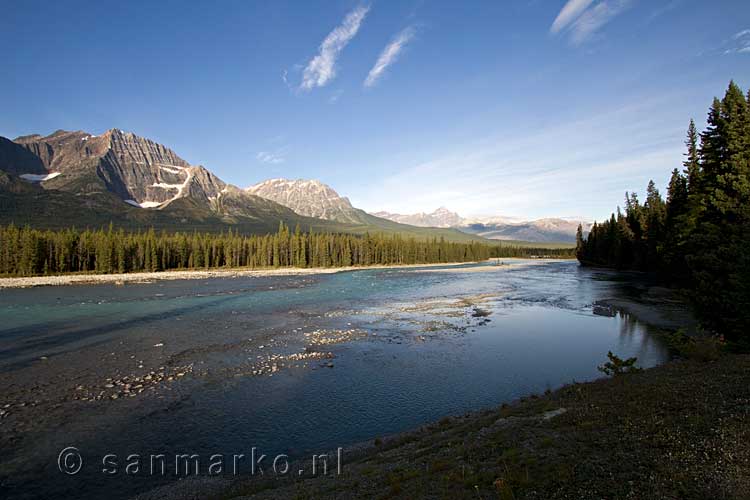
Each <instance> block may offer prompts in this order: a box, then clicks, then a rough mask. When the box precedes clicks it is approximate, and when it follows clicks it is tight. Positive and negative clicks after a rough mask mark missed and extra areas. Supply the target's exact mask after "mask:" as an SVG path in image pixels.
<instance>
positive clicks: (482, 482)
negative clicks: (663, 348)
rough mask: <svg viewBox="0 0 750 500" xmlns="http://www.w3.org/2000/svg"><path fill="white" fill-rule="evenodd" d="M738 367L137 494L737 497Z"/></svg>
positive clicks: (747, 366)
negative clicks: (319, 471) (338, 461)
mask: <svg viewBox="0 0 750 500" xmlns="http://www.w3.org/2000/svg"><path fill="white" fill-rule="evenodd" d="M748 370H750V355H725V356H723V357H721V358H720V359H719V360H718V361H715V362H711V363H701V362H696V361H676V362H671V363H667V364H665V365H662V366H659V367H656V368H652V369H649V370H645V371H644V372H642V373H635V374H628V375H625V376H621V377H615V378H612V379H601V380H597V381H594V382H589V383H583V384H580V383H577V384H572V385H568V386H566V387H563V388H561V389H559V390H556V391H554V392H548V393H546V394H542V395H531V396H529V397H526V398H521V399H520V400H518V401H516V402H515V403H512V404H510V405H502V406H501V407H498V408H495V409H492V410H486V411H482V412H477V413H472V414H467V415H464V416H459V417H446V418H443V419H441V420H440V421H439V422H436V423H433V424H430V425H427V426H423V427H421V428H419V429H417V430H415V431H412V432H407V433H402V434H398V435H396V436H392V437H380V438H376V439H374V440H372V441H371V442H369V443H365V444H364V445H362V446H359V447H357V448H352V449H347V450H345V451H344V452H343V466H342V473H341V474H340V475H336V474H329V475H328V476H323V477H320V476H319V477H317V478H310V477H302V478H299V477H295V475H294V474H292V475H290V476H284V477H282V478H278V477H275V478H273V479H270V478H255V479H251V480H244V481H237V482H235V483H230V482H228V481H226V480H216V481H212V480H209V479H200V478H198V479H196V480H190V481H183V482H181V484H179V485H173V486H171V487H169V488H164V489H160V490H158V491H156V492H152V493H150V494H147V495H143V496H140V497H138V498H140V499H148V498H199V497H204V496H205V495H204V494H208V495H213V497H216V498H291V497H295V496H299V495H302V496H303V497H305V498H342V499H343V498H375V497H377V498H509V499H510V498H512V499H526V498H528V499H550V498H559V499H568V498H569V499H589V498H590V499H594V498H611V499H620V498H621V499H626V498H640V499H651V498H654V499H656V498H659V499H663V498H675V499H676V498H680V499H703V498H717V499H718V498H726V499H743V498H747V492H748V491H750V389H749V388H748V384H747V373H748ZM308 465H309V464H308ZM292 469H293V470H297V468H296V466H295V467H292ZM305 470H309V467H307V468H306V469H305ZM199 492H200V493H199Z"/></svg>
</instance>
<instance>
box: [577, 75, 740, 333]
mask: <svg viewBox="0 0 750 500" xmlns="http://www.w3.org/2000/svg"><path fill="white" fill-rule="evenodd" d="M686 146H687V153H686V154H685V160H684V162H683V168H682V169H677V168H675V169H674V170H673V171H672V177H671V179H670V182H669V187H668V191H667V197H666V200H665V199H663V198H662V196H661V194H660V193H659V190H658V189H656V187H655V185H654V183H653V181H651V182H650V183H649V185H648V188H647V190H646V198H645V200H644V201H643V202H642V203H641V201H640V200H639V199H638V196H637V195H636V194H635V193H633V194H628V193H626V195H625V209H624V212H623V211H622V210H621V209H620V208H618V209H617V213H616V214H612V216H611V217H610V219H609V220H607V221H604V222H603V223H601V224H594V226H593V227H592V228H591V231H590V233H589V235H588V237H587V238H584V237H583V231H582V229H581V228H579V230H578V236H577V248H576V255H577V257H578V260H579V261H580V262H581V263H582V264H584V265H595V266H608V267H614V268H618V269H630V270H639V271H649V272H655V273H658V275H659V276H661V278H662V279H663V280H665V281H667V282H669V283H671V284H674V285H677V286H680V287H684V288H686V289H687V290H689V291H690V296H691V298H692V300H693V302H694V305H695V311H696V313H697V314H698V316H699V318H700V320H701V321H702V323H703V324H704V326H706V327H707V328H708V329H710V330H713V331H715V332H717V333H720V334H723V335H725V336H726V337H728V338H730V339H732V340H735V341H742V342H745V343H750V329H749V327H750V253H749V251H750V92H748V95H747V97H746V96H745V94H744V93H743V91H742V90H741V89H740V87H739V86H737V85H736V84H735V83H734V82H731V83H730V84H729V88H728V89H727V91H726V93H725V95H724V98H723V99H721V100H720V99H718V98H714V100H713V103H712V105H711V107H710V109H709V112H708V120H707V128H706V130H704V131H703V132H702V133H700V134H699V133H698V131H697V130H696V126H695V123H694V122H693V121H692V120H691V121H690V126H689V127H688V132H687V140H686Z"/></svg>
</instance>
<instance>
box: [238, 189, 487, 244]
mask: <svg viewBox="0 0 750 500" xmlns="http://www.w3.org/2000/svg"><path fill="white" fill-rule="evenodd" d="M245 191H246V192H247V193H252V194H254V195H257V196H261V197H263V198H266V199H268V200H272V201H275V202H276V203H280V204H281V205H284V206H285V207H287V208H290V209H292V210H294V212H295V213H297V214H299V215H304V216H309V217H318V218H321V219H325V220H328V221H331V222H337V223H342V224H347V225H348V226H349V227H350V230H353V231H355V232H360V233H361V232H366V231H370V232H386V233H409V234H411V235H413V236H418V237H435V238H440V237H442V238H445V239H446V240H449V241H468V240H467V239H466V238H467V237H469V238H471V239H474V240H476V241H482V240H484V238H482V237H480V236H477V235H471V234H470V233H466V232H463V231H459V230H457V229H454V228H449V227H442V228H437V227H423V226H416V225H409V224H406V223H402V222H399V221H393V220H389V219H387V218H383V217H378V216H377V214H375V215H373V214H368V213H367V212H365V211H364V210H362V209H359V208H356V207H354V206H352V204H351V202H350V201H349V199H348V198H346V197H344V196H341V195H339V194H338V193H337V192H336V191H335V190H334V189H333V188H331V187H330V186H328V185H327V184H323V183H322V182H320V181H317V180H308V179H297V180H290V179H270V180H267V181H264V182H261V183H259V184H256V185H254V186H250V187H248V188H246V189H245ZM484 241H486V240H484Z"/></svg>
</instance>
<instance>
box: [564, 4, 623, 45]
mask: <svg viewBox="0 0 750 500" xmlns="http://www.w3.org/2000/svg"><path fill="white" fill-rule="evenodd" d="M633 1H634V0H601V1H599V2H597V3H596V4H594V5H593V6H592V3H593V0H569V1H568V3H566V4H565V6H564V7H563V8H562V10H561V11H560V13H559V14H558V15H557V18H555V21H554V22H553V23H552V26H551V27H550V33H552V34H558V33H560V32H568V33H569V34H570V41H571V42H572V43H573V44H574V45H580V44H582V43H583V42H585V41H586V40H588V39H589V38H591V36H592V35H594V34H595V33H596V32H597V31H599V30H600V29H601V28H602V27H603V26H604V25H606V24H607V23H609V22H610V21H611V20H612V19H614V18H615V17H616V16H618V15H619V14H621V13H622V12H624V11H625V10H626V9H627V8H628V7H630V6H631V5H632V3H633Z"/></svg>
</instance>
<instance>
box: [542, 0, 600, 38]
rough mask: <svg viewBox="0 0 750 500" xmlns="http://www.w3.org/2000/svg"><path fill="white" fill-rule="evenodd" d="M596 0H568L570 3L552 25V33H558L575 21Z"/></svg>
mask: <svg viewBox="0 0 750 500" xmlns="http://www.w3.org/2000/svg"><path fill="white" fill-rule="evenodd" d="M593 1H594V0H568V3H566V4H565V6H564V7H563V8H562V10H561V11H560V13H559V14H557V17H556V18H555V22H553V23H552V26H550V29H549V31H550V33H552V34H557V33H559V32H560V31H562V30H563V29H565V27H566V26H568V25H569V24H570V23H572V22H573V21H575V20H576V19H577V18H578V16H580V15H581V13H582V12H583V11H584V10H586V9H587V8H588V6H589V5H591V3H592V2H593Z"/></svg>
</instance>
